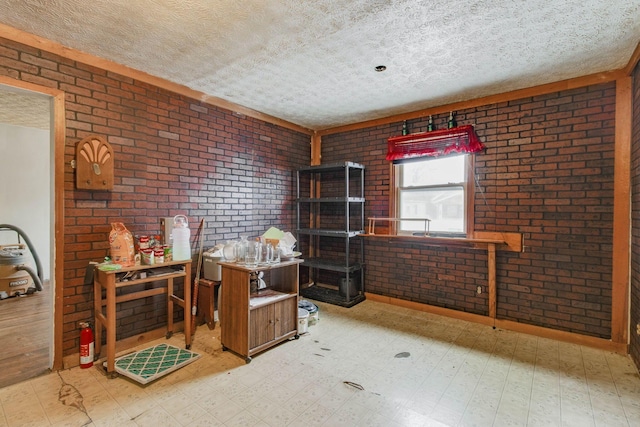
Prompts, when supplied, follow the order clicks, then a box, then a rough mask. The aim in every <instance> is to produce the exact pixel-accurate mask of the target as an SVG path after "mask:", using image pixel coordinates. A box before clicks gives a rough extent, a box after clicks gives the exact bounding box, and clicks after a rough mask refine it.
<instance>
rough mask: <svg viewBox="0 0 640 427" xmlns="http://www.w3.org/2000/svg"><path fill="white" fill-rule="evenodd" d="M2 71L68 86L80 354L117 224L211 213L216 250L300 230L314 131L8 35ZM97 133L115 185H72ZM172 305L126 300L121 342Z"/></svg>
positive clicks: (72, 345)
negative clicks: (76, 159) (76, 164)
mask: <svg viewBox="0 0 640 427" xmlns="http://www.w3.org/2000/svg"><path fill="white" fill-rule="evenodd" d="M0 74H2V75H5V76H9V77H12V78H15V79H19V80H24V81H28V82H32V83H37V84H39V85H42V86H47V87H54V88H58V89H60V90H63V91H65V93H66V104H65V108H66V134H67V141H66V149H65V153H66V154H65V183H64V188H65V215H66V218H65V233H66V235H65V245H64V254H63V256H64V270H65V271H64V278H65V282H64V284H63V287H64V296H63V300H64V302H63V304H64V350H63V351H64V354H65V355H66V354H72V353H74V352H77V351H78V350H77V349H78V333H79V330H78V324H77V322H78V321H79V320H87V319H92V318H93V310H92V304H93V302H92V301H93V294H92V288H91V286H85V285H83V281H84V280H83V279H84V274H85V267H86V265H87V264H88V262H89V261H99V260H101V259H102V258H104V256H106V255H108V252H109V245H108V241H107V236H108V233H109V230H110V228H111V227H110V224H111V223H112V222H114V221H122V222H124V223H125V224H126V225H127V227H128V228H129V230H130V231H131V232H132V233H134V234H156V233H158V232H159V218H160V217H167V216H174V215H176V214H185V215H187V216H188V217H189V219H190V221H191V222H190V226H191V229H192V236H193V235H195V232H196V229H197V227H198V225H199V223H200V219H201V218H205V220H206V224H207V228H206V232H205V244H206V246H213V245H214V244H216V243H222V242H225V241H226V240H227V239H233V238H237V237H238V236H239V235H241V234H242V235H247V236H257V235H259V234H262V232H263V231H265V230H266V229H267V228H268V227H269V226H272V225H273V226H276V227H280V228H282V229H286V230H293V229H294V227H295V219H294V218H295V217H294V214H295V211H294V205H293V200H294V184H295V181H294V171H295V170H296V169H297V168H298V167H300V166H303V165H308V164H309V161H310V151H309V136H307V135H303V134H300V133H297V132H293V131H290V130H287V129H284V128H281V127H278V126H275V125H272V124H268V123H265V122H262V121H260V120H255V119H252V118H247V117H243V116H241V115H237V114H232V113H231V112H229V111H226V110H223V109H220V108H216V107H213V106H210V105H206V104H203V103H201V102H198V101H196V100H193V99H188V98H186V97H184V96H180V95H177V94H174V93H171V92H168V91H166V90H163V89H160V88H157V87H154V86H151V85H149V84H145V83H141V82H139V81H136V80H133V79H131V78H128V77H124V76H121V75H116V74H113V73H111V72H108V71H105V70H102V69H99V68H95V67H92V66H89V65H85V64H81V63H76V62H74V61H71V60H68V59H64V58H60V57H58V56H56V55H53V54H50V53H47V52H42V51H40V50H37V49H33V48H30V47H27V46H23V45H21V44H18V43H14V42H11V41H7V40H4V39H0ZM88 134H98V135H100V136H103V137H105V138H106V139H107V140H108V141H109V143H110V144H111V145H112V146H113V148H114V151H115V177H116V178H115V181H116V182H115V188H114V190H113V191H109V192H101V191H78V190H75V188H74V187H75V185H74V174H73V170H72V169H71V168H70V167H69V166H68V165H69V162H70V161H71V160H72V159H73V156H74V150H75V144H76V142H78V141H79V140H80V139H82V138H83V137H85V136H87V135H88ZM165 301H166V299H165V298H164V297H156V298H148V299H147V300H146V301H132V302H128V303H123V304H120V305H119V307H118V310H119V321H118V322H119V327H118V339H121V338H124V337H127V336H131V335H135V334H137V333H140V332H143V331H145V330H148V329H150V328H154V327H162V326H164V322H165V320H166V307H165V306H166V304H165ZM181 315H182V312H181V311H180V310H178V313H176V318H179V317H180V316H181Z"/></svg>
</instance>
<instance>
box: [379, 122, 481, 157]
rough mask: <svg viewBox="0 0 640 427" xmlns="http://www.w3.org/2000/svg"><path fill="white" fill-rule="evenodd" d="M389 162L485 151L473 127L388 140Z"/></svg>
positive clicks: (459, 127)
mask: <svg viewBox="0 0 640 427" xmlns="http://www.w3.org/2000/svg"><path fill="white" fill-rule="evenodd" d="M387 145H388V151H387V160H392V161H393V162H394V163H399V162H401V161H403V160H407V159H412V158H416V157H425V156H431V157H439V156H445V155H447V154H451V153H477V152H479V151H482V150H484V145H482V142H480V138H478V134H476V131H475V129H474V128H473V126H472V125H465V126H458V127H455V128H452V129H442V130H434V131H431V132H422V133H414V134H410V135H402V136H392V137H391V138H389V139H388V140H387Z"/></svg>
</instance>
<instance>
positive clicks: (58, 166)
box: [0, 77, 64, 387]
mask: <svg viewBox="0 0 640 427" xmlns="http://www.w3.org/2000/svg"><path fill="white" fill-rule="evenodd" d="M63 102H64V98H63V93H62V92H60V91H57V90H52V89H50V88H41V87H39V86H37V85H32V84H29V83H25V82H20V81H14V80H12V79H9V78H5V77H0V153H1V155H0V170H2V171H3V173H2V176H3V178H2V180H1V181H0V205H1V206H3V209H2V213H1V214H0V223H2V224H9V225H12V226H15V227H17V228H18V229H19V230H21V231H22V232H24V234H25V235H26V236H27V238H28V239H29V240H30V241H31V243H32V245H31V246H32V247H31V248H29V249H28V250H27V251H26V252H25V255H26V257H25V260H26V263H27V264H30V267H32V268H34V269H35V260H34V258H35V257H37V258H38V260H39V262H40V264H41V265H42V278H43V289H42V291H41V292H35V293H34V294H32V295H27V296H14V297H9V298H4V299H2V300H0V348H3V349H4V350H3V352H2V355H1V356H0V363H2V366H3V369H2V370H0V387H4V386H7V385H10V384H14V383H17V382H20V381H24V380H26V379H29V378H33V377H35V376H38V375H40V374H43V373H45V372H48V371H49V370H50V369H59V368H61V320H62V319H61V313H62V312H61V310H59V309H57V308H58V307H60V308H61V294H62V292H61V289H60V287H61V284H62V273H63V267H62V259H61V256H57V254H61V253H62V243H63V239H61V237H62V236H63V230H62V224H63V222H62V220H63V212H64V211H63V209H62V200H63V195H62V194H60V193H61V191H56V189H62V188H63V183H62V180H61V179H58V177H59V176H62V175H61V172H63V171H62V166H63V162H62V160H63V157H62V154H61V152H63V150H64V116H62V120H60V113H61V111H57V112H56V109H59V108H60V107H62V110H63V109H64V104H63ZM62 114H64V113H63V111H62ZM60 128H62V129H60ZM19 242H20V243H25V242H24V240H23V236H21V235H20V233H18V232H16V231H14V230H10V229H3V230H2V231H0V245H7V244H8V245H12V244H16V243H19ZM32 249H33V250H32ZM0 296H2V297H4V296H5V295H0Z"/></svg>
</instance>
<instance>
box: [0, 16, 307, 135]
mask: <svg viewBox="0 0 640 427" xmlns="http://www.w3.org/2000/svg"><path fill="white" fill-rule="evenodd" d="M0 37H3V38H6V39H9V40H12V41H14V42H17V43H22V44H24V45H27V46H31V47H33V48H36V49H41V50H44V51H47V52H50V53H53V54H55V55H59V56H62V57H63V58H67V59H71V60H73V61H78V62H82V63H83V64H87V65H91V66H92V67H97V68H101V69H103V70H106V71H110V72H113V73H116V74H120V75H122V76H126V77H130V78H132V79H135V80H138V81H141V82H144V83H148V84H150V85H153V86H156V87H159V88H161V89H165V90H168V91H170V92H174V93H176V94H178V95H183V96H186V97H187V98H191V99H194V100H196V101H200V102H203V103H205V104H209V105H212V106H215V107H219V108H224V109H225V110H229V111H231V112H234V113H237V114H240V115H244V116H248V117H253V118H254V119H258V120H262V121H264V122H267V123H271V124H274V125H277V126H281V127H283V128H286V129H290V130H293V131H296V132H300V133H304V134H307V135H311V134H312V133H313V131H312V130H311V129H309V128H306V127H303V126H299V125H296V124H294V123H291V122H288V121H286V120H282V119H279V118H277V117H274V116H271V115H269V114H264V113H261V112H259V111H256V110H253V109H251V108H247V107H243V106H242V105H239V104H235V103H233V102H230V101H227V100H224V99H222V98H218V97H215V96H211V95H207V94H206V93H204V92H200V91H197V90H193V89H191V88H189V87H187V86H184V85H181V84H178V83H174V82H171V81H169V80H166V79H163V78H160V77H156V76H153V75H151V74H148V73H145V72H143V71H140V70H136V69H134V68H131V67H127V66H126V65H122V64H118V63H116V62H113V61H110V60H108V59H104V58H100V57H97V56H93V55H90V54H88V53H85V52H82V51H79V50H76V49H72V48H69V47H66V46H63V45H61V44H59V43H56V42H54V41H51V40H48V39H45V38H43V37H40V36H36V35H34V34H30V33H27V32H25V31H21V30H18V29H16V28H13V27H10V26H8V25H4V24H0Z"/></svg>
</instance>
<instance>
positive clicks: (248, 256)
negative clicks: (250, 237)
mask: <svg viewBox="0 0 640 427" xmlns="http://www.w3.org/2000/svg"><path fill="white" fill-rule="evenodd" d="M261 251H262V248H261V245H260V242H248V244H247V250H246V252H245V257H244V260H245V265H246V266H247V267H257V266H258V262H259V261H260V254H261Z"/></svg>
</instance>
